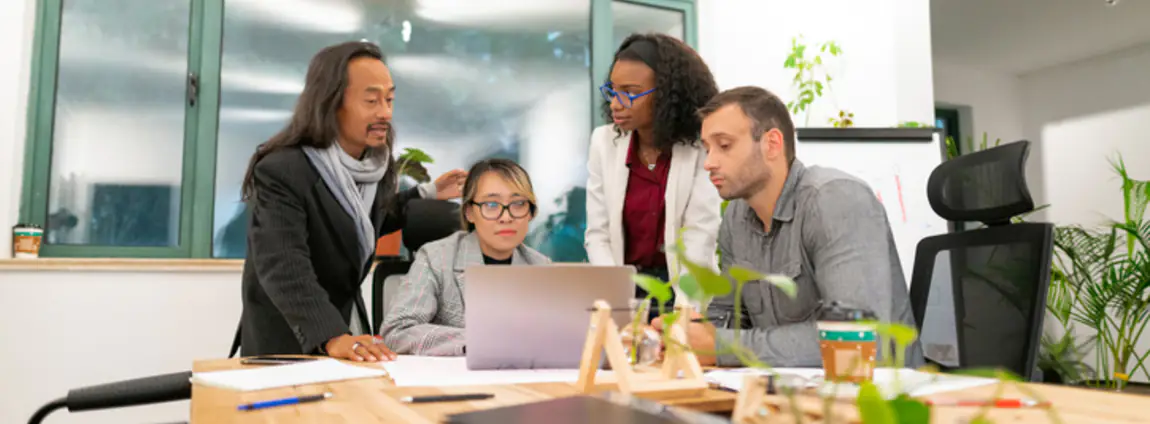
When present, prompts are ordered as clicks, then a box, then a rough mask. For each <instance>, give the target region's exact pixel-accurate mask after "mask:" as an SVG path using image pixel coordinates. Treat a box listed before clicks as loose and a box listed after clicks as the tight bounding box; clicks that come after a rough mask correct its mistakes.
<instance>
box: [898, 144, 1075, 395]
mask: <svg viewBox="0 0 1150 424" xmlns="http://www.w3.org/2000/svg"><path fill="white" fill-rule="evenodd" d="M1029 150H1030V142H1028V141H1026V140H1022V141H1017V142H1014V143H1009V144H1005V145H1002V146H999V147H995V148H991V149H987V150H983V151H981V152H977V153H972V154H969V155H964V156H960V157H958V158H955V159H951V160H949V161H946V162H944V163H943V164H942V165H939V166H938V168H936V169H935V170H934V172H932V173H931V175H930V179H929V180H928V182H927V197H928V199H929V200H930V206H931V208H932V209H934V211H935V213H937V214H938V215H939V216H941V217H943V218H945V219H947V220H949V221H955V222H981V223H982V224H984V225H983V226H979V228H976V229H973V230H969V231H960V232H956V233H950V234H943V235H938V236H933V237H928V238H925V239H923V240H922V241H921V242H919V244H918V250H917V251H916V253H915V262H914V272H913V275H912V277H911V286H910V296H911V308H912V309H913V310H914V317H915V322H916V323H918V329H919V333H920V334H921V336H920V339H921V340H922V346H923V348H924V352H925V354H926V358H927V360H928V361H929V362H932V363H934V364H936V365H939V366H940V368H942V369H944V370H947V369H970V368H1001V369H1005V370H1008V371H1011V372H1013V373H1015V374H1017V375H1019V376H1021V377H1022V378H1024V379H1027V380H1030V381H1036V380H1035V379H1036V378H1040V377H1038V373H1037V353H1038V346H1039V344H1040V340H1041V336H1042V321H1043V316H1044V313H1045V306H1046V292H1047V288H1048V287H1049V285H1050V261H1051V251H1052V249H1053V240H1054V238H1053V234H1054V225H1053V224H1049V223H1023V222H1013V219H1012V218H1014V217H1016V216H1018V215H1020V214H1024V213H1027V212H1030V211H1033V210H1034V201H1033V200H1032V199H1031V197H1030V191H1029V189H1028V188H1027V185H1026V178H1025V164H1026V158H1027V155H1028V153H1029ZM924 329H925V330H924Z"/></svg>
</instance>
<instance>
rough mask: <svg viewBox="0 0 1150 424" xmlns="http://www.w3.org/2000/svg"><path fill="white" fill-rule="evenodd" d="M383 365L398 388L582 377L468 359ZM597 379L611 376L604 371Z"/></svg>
mask: <svg viewBox="0 0 1150 424" xmlns="http://www.w3.org/2000/svg"><path fill="white" fill-rule="evenodd" d="M383 368H384V369H386V370H387V373H388V374H389V375H390V376H391V380H392V381H393V382H395V385H396V386H398V387H417V386H437V387H442V386H479V385H498V384H522V383H574V382H576V381H577V380H579V370H578V369H553V370H483V371H472V370H469V369H467V358H464V357H433V356H406V355H400V356H399V358H398V359H396V360H394V361H391V362H384V363H383ZM595 375H596V380H599V379H600V378H603V377H607V376H610V375H611V372H610V371H604V370H600V371H598V372H597V373H596V374H595Z"/></svg>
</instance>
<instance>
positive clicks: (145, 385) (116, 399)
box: [28, 371, 192, 424]
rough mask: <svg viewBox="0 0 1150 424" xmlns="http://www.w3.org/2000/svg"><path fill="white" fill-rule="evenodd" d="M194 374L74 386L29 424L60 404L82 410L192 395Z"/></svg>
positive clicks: (71, 408) (168, 400) (170, 399)
mask: <svg viewBox="0 0 1150 424" xmlns="http://www.w3.org/2000/svg"><path fill="white" fill-rule="evenodd" d="M191 378H192V372H191V371H184V372H177V373H172V374H162V375H155V376H151V377H144V378H137V379H133V380H124V381H117V382H115V383H108V384H101V385H99V386H89V387H82V388H79V389H72V390H69V391H68V396H66V397H63V398H60V399H56V400H54V401H52V402H49V403H47V404H46V405H44V406H42V407H40V409H39V410H37V411H36V413H34V414H32V418H30V419H29V420H28V424H39V423H40V422H42V421H44V418H45V417H47V416H48V414H51V413H52V411H55V410H57V409H60V408H68V411H69V412H80V411H93V410H98V409H109V408H119V407H124V406H140V405H149V404H153V403H162V402H171V401H174V400H184V399H191V397H192V383H191Z"/></svg>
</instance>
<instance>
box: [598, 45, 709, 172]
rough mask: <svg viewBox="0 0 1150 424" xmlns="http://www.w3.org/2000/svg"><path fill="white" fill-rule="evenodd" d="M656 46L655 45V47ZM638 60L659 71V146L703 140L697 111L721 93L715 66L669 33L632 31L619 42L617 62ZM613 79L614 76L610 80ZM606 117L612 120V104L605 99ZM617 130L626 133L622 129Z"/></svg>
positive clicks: (656, 142) (612, 67)
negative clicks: (713, 69)
mask: <svg viewBox="0 0 1150 424" xmlns="http://www.w3.org/2000/svg"><path fill="white" fill-rule="evenodd" d="M652 45H653V47H654V48H651V46H652ZM620 60H634V61H638V62H643V63H646V64H647V66H650V67H651V70H653V71H655V92H653V93H651V94H650V95H651V96H655V97H654V100H655V112H654V114H655V116H654V118H655V119H654V123H655V130H654V133H653V134H652V136H653V137H654V138H655V140H654V142H655V147H658V148H659V150H668V149H670V148H671V146H673V145H675V144H677V143H686V144H693V143H695V142H696V141H698V139H699V131H700V130H701V127H702V125H703V121H702V120H700V119H699V116H698V114H697V113H696V112H697V111H698V110H699V108H700V107H703V105H705V104H707V102H708V101H710V100H711V98H712V97H715V95H716V94H718V93H719V87H718V86H717V85H715V77H714V76H713V75H711V69H710V68H709V67H707V63H706V62H703V58H702V57H699V53H697V52H695V50H694V49H692V48H691V46H688V45H687V44H686V43H684V42H682V41H679V40H677V39H675V38H674V37H671V36H669V35H666V34H659V33H650V34H631V35H630V36H628V37H627V39H625V40H623V44H621V45H619V50H618V51H616V52H615V59H614V61H612V62H611V69H615V62H618V61H620ZM606 82H608V83H609V82H611V76H610V75H608V76H607V81H606ZM602 111H603V118H604V120H606V121H607V122H611V103H610V102H603V104H602ZM616 133H619V134H622V133H621V132H620V131H619V130H618V128H616Z"/></svg>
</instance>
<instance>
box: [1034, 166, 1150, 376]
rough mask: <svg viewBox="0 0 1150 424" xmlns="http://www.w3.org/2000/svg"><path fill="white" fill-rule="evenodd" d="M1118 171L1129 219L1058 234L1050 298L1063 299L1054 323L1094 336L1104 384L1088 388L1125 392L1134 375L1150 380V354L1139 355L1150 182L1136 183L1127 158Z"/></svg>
mask: <svg viewBox="0 0 1150 424" xmlns="http://www.w3.org/2000/svg"><path fill="white" fill-rule="evenodd" d="M1112 166H1113V168H1114V171H1115V172H1116V173H1117V174H1118V175H1119V177H1121V179H1122V197H1123V211H1124V214H1123V218H1122V220H1120V221H1111V222H1108V223H1107V224H1106V225H1104V226H1101V227H1099V228H1086V227H1083V226H1078V225H1073V226H1067V227H1059V228H1057V229H1055V237H1054V246H1055V255H1054V270H1055V272H1054V274H1053V276H1052V278H1051V290H1052V292H1054V293H1057V294H1058V297H1057V299H1053V300H1051V302H1052V303H1054V304H1055V306H1056V307H1055V308H1054V311H1053V312H1054V313H1055V315H1056V316H1058V315H1060V314H1062V315H1065V314H1068V315H1069V316H1070V317H1071V318H1073V320H1074V321H1075V322H1077V323H1079V324H1082V325H1084V326H1086V327H1087V328H1089V329H1090V330H1093V331H1094V332H1095V333H1096V335H1095V337H1094V338H1093V341H1094V347H1095V351H1096V352H1097V355H1096V358H1095V364H1094V369H1095V370H1096V371H1097V372H1098V374H1099V376H1100V377H1101V378H1102V379H1101V380H1092V381H1091V380H1088V381H1086V384H1087V385H1088V386H1092V387H1105V388H1118V389H1121V388H1122V387H1123V386H1124V385H1125V384H1124V381H1125V380H1127V379H1128V378H1129V376H1130V375H1134V374H1136V373H1138V372H1141V373H1142V375H1144V376H1146V377H1148V378H1150V371H1148V370H1147V366H1146V359H1147V357H1148V356H1150V352H1140V351H1138V349H1137V347H1136V344H1137V342H1138V340H1139V339H1141V337H1142V335H1143V332H1144V331H1145V329H1146V327H1147V325H1148V324H1150V308H1148V307H1150V222H1148V221H1147V220H1146V216H1145V215H1146V207H1147V204H1148V203H1150V182H1148V181H1139V180H1134V179H1132V178H1130V175H1129V174H1128V173H1127V171H1126V165H1125V163H1124V162H1123V161H1122V158H1121V156H1119V157H1118V159H1117V160H1115V161H1112ZM1102 376H1105V377H1102ZM1111 376H1113V378H1111Z"/></svg>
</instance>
